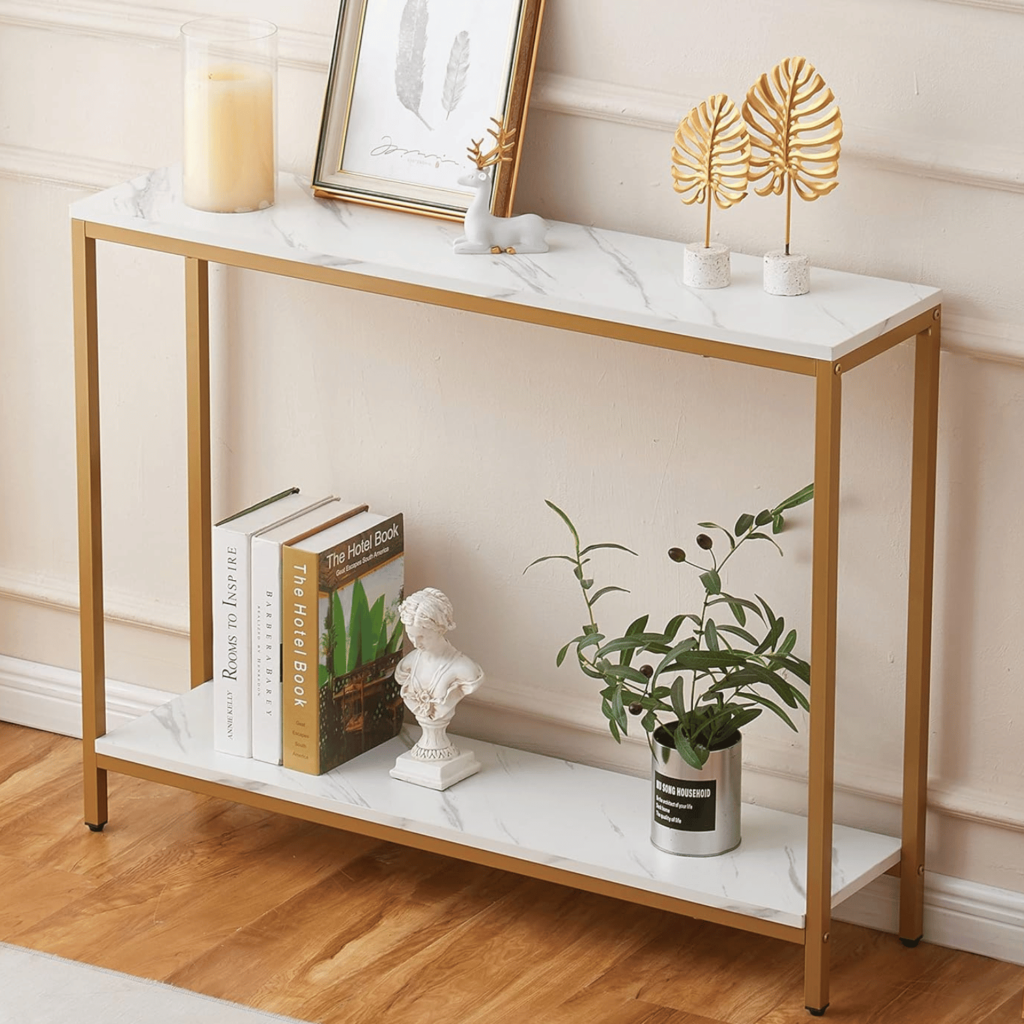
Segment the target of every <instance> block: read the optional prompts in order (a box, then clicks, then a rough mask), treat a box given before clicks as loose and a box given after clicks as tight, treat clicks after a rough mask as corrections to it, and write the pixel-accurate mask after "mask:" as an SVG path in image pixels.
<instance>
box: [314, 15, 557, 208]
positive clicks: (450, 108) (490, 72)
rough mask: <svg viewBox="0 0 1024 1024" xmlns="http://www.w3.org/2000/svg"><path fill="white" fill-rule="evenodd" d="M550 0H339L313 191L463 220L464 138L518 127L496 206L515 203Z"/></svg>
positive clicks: (499, 179)
mask: <svg viewBox="0 0 1024 1024" xmlns="http://www.w3.org/2000/svg"><path fill="white" fill-rule="evenodd" d="M543 9H544V0H487V3H481V2H480V0H341V8H340V10H339V12H338V26H337V32H336V34H335V40H334V51H333V54H332V56H331V68H330V74H329V76H328V81H327V95H326V97H325V100H324V109H323V117H322V119H321V123H320V138H319V144H318V146H317V155H316V165H315V167H314V169H313V180H312V186H313V191H314V192H315V194H316V195H318V196H322V197H327V198H334V199H344V200H348V201H350V202H357V203H368V204H370V205H373V206H384V207H389V208H391V209H397V210H408V211H410V212H413V213H421V214H427V215H429V216H433V217H443V218H446V219H448V220H462V219H463V218H464V217H465V213H466V210H467V208H468V207H469V204H470V202H471V201H472V199H473V195H474V190H473V189H471V188H467V187H466V186H465V185H460V184H459V182H458V178H459V177H460V176H462V175H463V174H464V172H465V166H466V140H467V139H468V138H470V137H471V136H473V134H474V133H477V134H479V131H480V125H481V124H487V123H489V121H490V120H491V119H492V118H495V119H497V120H498V121H499V122H500V123H502V124H504V125H505V126H506V127H507V128H508V129H509V131H510V134H511V133H513V132H514V135H513V137H514V138H515V140H516V142H515V147H514V152H513V153H512V154H511V157H512V158H511V160H508V161H507V162H505V163H503V164H502V166H501V170H500V173H498V174H496V175H495V179H494V183H493V186H492V194H491V212H492V213H494V214H495V215H496V216H501V217H504V216H508V215H509V214H510V213H511V212H512V200H513V197H514V195H515V188H516V177H517V175H518V171H519V156H520V147H521V143H522V139H523V132H524V129H525V125H526V113H527V107H528V104H529V97H530V87H531V85H532V82H533V69H534V63H535V60H536V55H537V43H538V40H539V37H540V23H541V17H542V14H543Z"/></svg>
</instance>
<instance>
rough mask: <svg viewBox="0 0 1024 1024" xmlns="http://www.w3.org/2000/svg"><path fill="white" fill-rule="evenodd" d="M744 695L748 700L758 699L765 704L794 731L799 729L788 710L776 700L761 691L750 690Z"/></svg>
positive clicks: (759, 702)
mask: <svg viewBox="0 0 1024 1024" xmlns="http://www.w3.org/2000/svg"><path fill="white" fill-rule="evenodd" d="M743 696H744V697H746V698H747V699H748V700H753V701H757V703H758V704H763V705H764V706H765V707H766V708H768V710H769V711H771V712H772V713H773V714H775V715H778V717H779V718H781V719H782V721H784V722H785V723H786V725H788V726H789V727H790V729H792V730H793V732H796V731H797V728H796V725H795V724H794V723H793V719H792V718H790V717H789V715H787V714H786V712H785V711H784V710H783V709H782V708H780V707H779V705H778V704H776V703H775V702H774V701H771V700H769V699H768V698H767V697H765V696H763V695H762V694H760V693H753V692H750V693H745V694H744V695H743Z"/></svg>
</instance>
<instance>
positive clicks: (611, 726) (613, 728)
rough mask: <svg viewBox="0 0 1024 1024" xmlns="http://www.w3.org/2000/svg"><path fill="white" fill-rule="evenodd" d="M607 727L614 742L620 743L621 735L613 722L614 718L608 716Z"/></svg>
mask: <svg viewBox="0 0 1024 1024" xmlns="http://www.w3.org/2000/svg"><path fill="white" fill-rule="evenodd" d="M608 729H609V731H610V732H611V734H612V736H614V737H615V742H616V743H621V742H622V737H621V736H620V735H619V727H618V726H617V725H616V724H615V719H614V718H611V717H609V718H608Z"/></svg>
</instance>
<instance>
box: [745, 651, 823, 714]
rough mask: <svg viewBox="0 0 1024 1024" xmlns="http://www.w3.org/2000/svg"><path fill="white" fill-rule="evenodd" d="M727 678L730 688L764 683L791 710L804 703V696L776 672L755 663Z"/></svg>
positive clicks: (750, 663)
mask: <svg viewBox="0 0 1024 1024" xmlns="http://www.w3.org/2000/svg"><path fill="white" fill-rule="evenodd" d="M727 678H728V679H729V680H731V681H732V682H731V683H730V685H731V686H739V685H749V684H750V683H753V682H758V683H765V684H766V685H768V686H770V687H771V688H772V689H773V690H774V691H775V692H776V693H777V694H778V695H779V697H781V698H782V700H783V702H784V703H785V704H788V705H789V707H791V708H795V707H799V706H802V705H803V704H804V703H805V698H804V695H803V694H802V693H801V692H800V691H799V690H798V689H797V688H796V687H795V686H793V684H792V683H789V682H787V681H786V680H785V679H783V678H782V676H780V675H779V674H778V673H777V672H773V671H772V670H771V669H769V668H765V667H764V665H759V664H758V663H757V662H749V663H748V664H746V665H745V666H744V667H743V668H742V669H739V670H738V671H736V672H734V673H732V674H731V675H730V676H728V677H727ZM747 696H749V694H748V695H747ZM805 710H806V708H805Z"/></svg>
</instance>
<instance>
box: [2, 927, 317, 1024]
mask: <svg viewBox="0 0 1024 1024" xmlns="http://www.w3.org/2000/svg"><path fill="white" fill-rule="evenodd" d="M282 1021H285V1022H288V1024H303V1022H300V1021H296V1020H295V1019H294V1018H293V1017H281V1016H279V1015H277V1014H274V1013H262V1012H261V1011H259V1010H253V1009H250V1008H249V1007H248V1006H240V1005H239V1004H238V1003H227V1002H225V1001H224V1000H222V999H214V998H212V997H211V996H203V995H199V994H198V993H196V992H188V991H186V990H185V989H181V988H174V987H173V986H172V985H164V984H161V983H160V982H158V981H147V980H145V979H144V978H133V977H132V976H131V975H129V974H119V973H118V972H117V971H108V970H104V969H103V968H102V967H91V966H90V965H88V964H80V963H76V962H75V961H74V960H64V959H63V958H62V957H59V956H50V954H48V953H37V952H36V951H35V950H31V949H22V948H21V947H20V946H9V945H7V944H6V943H4V942H0V1024H280V1022H282Z"/></svg>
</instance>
